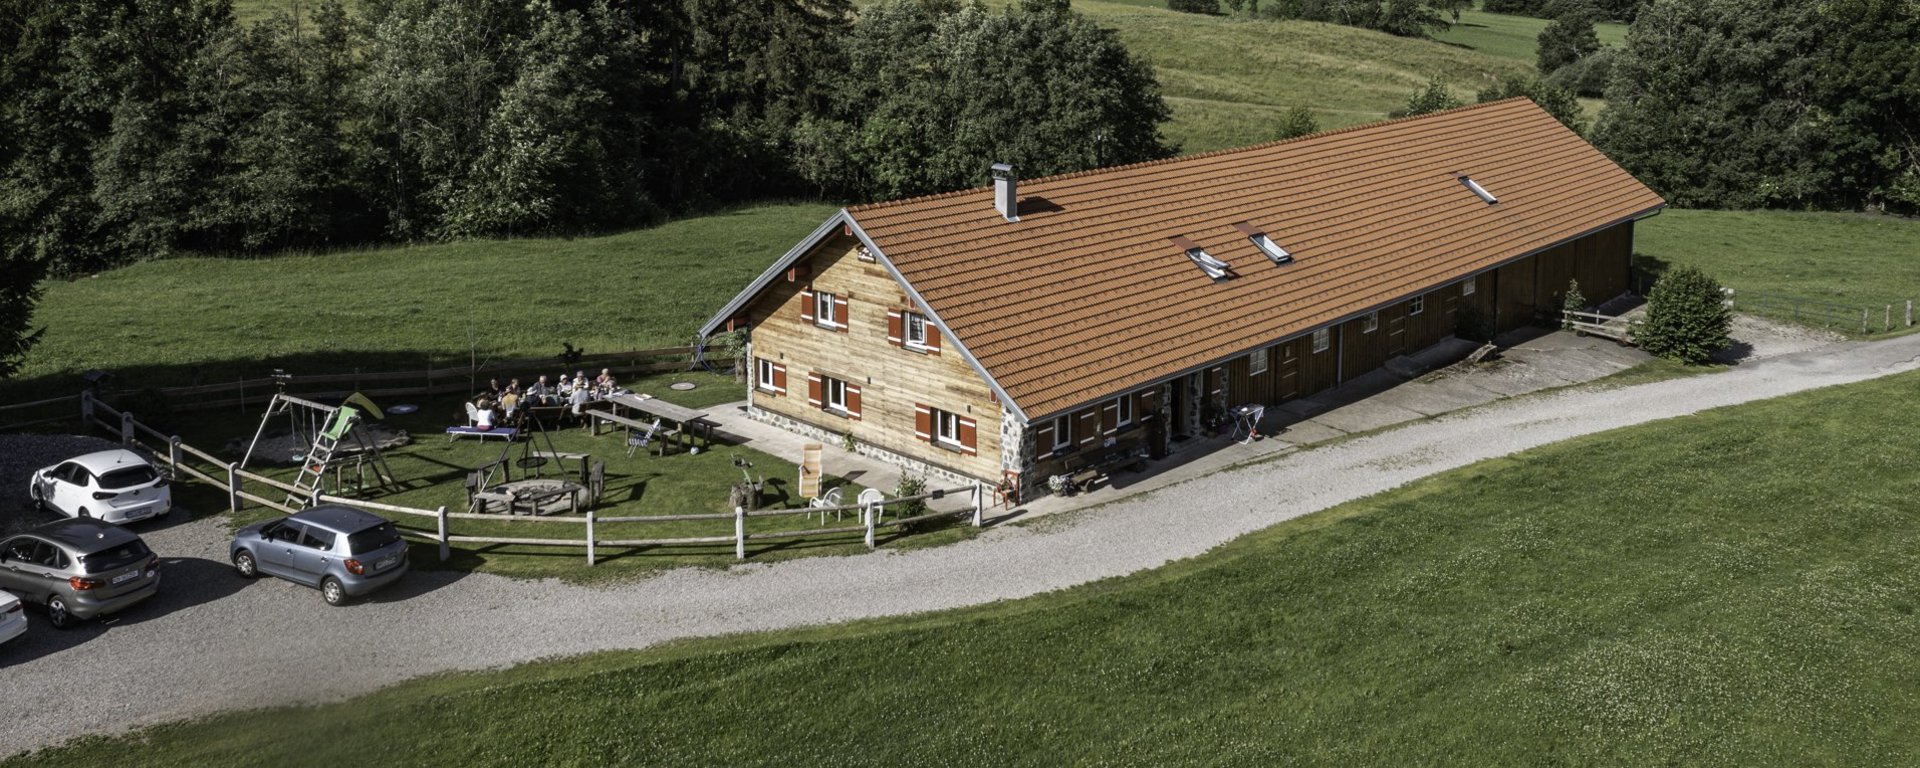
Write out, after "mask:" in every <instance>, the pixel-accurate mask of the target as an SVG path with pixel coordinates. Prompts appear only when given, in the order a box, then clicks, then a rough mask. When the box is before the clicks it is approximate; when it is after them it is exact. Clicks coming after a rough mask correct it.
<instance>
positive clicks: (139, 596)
mask: <svg viewBox="0 0 1920 768" xmlns="http://www.w3.org/2000/svg"><path fill="white" fill-rule="evenodd" d="M0 589H5V590H7V591H9V592H12V593H14V594H15V595H19V596H20V599H22V600H25V601H27V602H29V603H39V604H41V605H44V606H46V607H47V623H48V624H52V625H53V626H54V628H55V629H64V628H66V627H68V626H71V625H72V624H73V622H74V621H76V620H82V619H91V618H95V617H99V616H105V615H107V614H110V613H117V612H119V611H123V610H126V609H127V608H128V607H130V606H132V605H133V604H135V603H138V602H140V601H142V600H145V599H147V598H149V597H153V595H154V593H155V592H158V591H160V557H159V556H158V555H155V554H154V553H153V550H151V549H147V543H146V542H144V541H141V540H140V537H139V536H136V535H134V534H133V532H132V531H129V530H126V529H124V528H121V527H119V526H114V525H108V524H106V523H103V522H100V521H99V520H86V519H75V520H61V521H58V522H53V523H48V524H46V525H43V526H40V527H38V528H35V529H33V530H31V531H28V532H26V533H22V534H18V535H15V536H12V537H9V538H7V539H6V540H4V541H0Z"/></svg>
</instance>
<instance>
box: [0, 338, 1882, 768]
mask: <svg viewBox="0 0 1920 768" xmlns="http://www.w3.org/2000/svg"><path fill="white" fill-rule="evenodd" d="M1916 368H1920V335H1916V336H1908V337H1904V338H1900V339H1894V340H1891V341H1885V342H1878V343H1874V344H1838V345H1833V346H1829V347H1826V348H1823V349H1820V350H1816V351H1812V352H1803V353H1798V354H1786V355H1781V356H1778V357H1772V358H1768V359H1765V360H1760V361H1757V362H1751V363H1748V364H1745V365H1742V366H1740V367H1739V368H1737V369H1735V370H1732V371H1729V372H1726V373H1721V374H1717V375H1713V376H1702V377H1691V378H1683V379H1676V380H1671V381H1664V382H1658V383H1653V384H1646V385H1642V386H1636V387H1626V388H1619V389H1586V390H1571V391H1565V392H1561V393H1557V394H1552V395H1543V396H1538V397H1527V398H1519V399H1516V400H1512V401H1505V402H1502V403H1499V404H1495V405H1492V406H1488V407H1483V408H1478V409H1474V410H1471V411H1468V412H1464V413H1460V414H1456V415H1453V416H1445V417H1441V418H1438V419H1433V420H1429V421H1422V422H1417V423H1414V424H1410V425H1408V426H1406V427H1403V428H1400V429H1396V430H1392V431H1388V432H1385V433H1381V434H1377V435H1373V436H1369V437H1364V438H1358V439H1354V440H1349V441H1346V442H1342V443H1338V444H1335V445H1332V446H1329V447H1325V448H1321V449H1316V450H1310V451H1305V452H1302V453H1299V454H1295V455H1292V456H1288V457H1286V458H1284V459H1281V460H1278V461H1273V462H1268V463H1264V464H1258V465H1253V466H1249V467H1244V468H1241V469H1237V470H1232V471H1229V472H1227V473H1224V474H1223V475H1220V476H1216V477H1214V478H1211V479H1210V480H1209V481H1208V483H1209V484H1208V487H1207V491H1206V494H1205V498H1204V501H1202V500H1199V499H1196V498H1195V494H1193V493H1191V492H1189V491H1188V490H1187V489H1185V488H1183V487H1181V486H1174V487H1172V488H1170V489H1168V490H1164V491H1160V492H1157V493H1151V494H1146V495H1143V496H1140V497H1135V498H1132V499H1128V500H1123V501H1120V502H1116V503H1112V504H1109V505H1107V506H1104V507H1102V508H1101V509H1099V510H1098V511H1097V512H1095V513H1092V514H1085V515H1076V516H1073V517H1072V518H1069V519H1066V520H1063V521H1062V522H1063V524H1060V525H1047V526H1034V527H1020V526H1006V527H1000V528H995V529H993V530H990V531H988V532H986V533H985V534H984V535H982V536H980V537H978V538H976V539H973V540H970V541H966V542H962V543H958V544H953V545H950V546H945V547H939V548H933V549H926V550H914V551H880V552H876V553H870V554H864V555H857V556H850V557H841V558H814V559H802V560H794V561H788V562H782V563H778V564H773V565H764V564H753V565H743V566H739V567H735V568H731V569H728V570H725V571H717V570H701V569H682V570H676V571H671V572H667V573H664V574H661V575H659V576H656V577H652V578H648V579H644V580H641V581H637V582H632V583H627V584H621V585H617V586H611V587H581V586H572V585H568V584H564V583H560V582H556V581H542V582H527V581H514V580H509V579H504V578H499V577H494V576H488V575H459V574H449V573H431V572H417V573H414V574H412V575H410V576H409V577H408V579H406V580H405V581H403V582H402V583H401V584H400V585H399V587H398V588H397V589H394V590H390V591H388V592H387V593H384V594H381V595H379V596H378V597H377V598H376V599H375V600H374V601H372V602H368V603H362V604H358V605H354V606H352V607H350V608H346V609H329V608H327V607H325V606H324V605H322V604H321V602H320V598H319V596H318V595H316V594H315V593H314V592H312V591H311V590H307V589H304V588H301V587H295V586H292V585H289V584H287V583H285V582H281V581H277V580H262V581H258V582H250V583H249V582H243V581H241V580H240V579H239V577H237V576H235V575H234V574H232V573H231V571H230V570H229V569H228V568H227V566H226V565H225V563H224V545H225V541H226V536H225V526H224V525H223V524H222V523H221V522H220V521H219V519H218V518H214V519H209V520H201V521H197V522H191V523H184V524H176V525H172V526H170V527H169V526H167V525H166V524H165V523H160V524H158V525H157V526H147V527H143V529H142V530H141V532H142V535H143V536H145V537H146V538H147V539H148V541H149V542H150V543H151V544H152V545H153V546H154V548H155V549H156V550H158V551H159V552H160V553H161V554H162V555H163V556H165V557H166V558H167V564H166V566H165V567H164V573H165V577H164V578H165V580H166V581H165V583H164V584H163V586H162V592H161V594H160V596H159V597H158V598H156V599H154V600H152V601H150V602H149V603H147V604H146V605H143V606H140V607H137V608H135V609H133V610H132V611H130V612H129V613H128V614H126V615H124V616H122V617H120V618H118V619H116V620H114V621H112V622H110V623H106V624H95V625H90V626H86V627H84V628H81V629H78V630H74V631H70V632H65V633H57V632H53V631H51V630H49V629H48V628H47V627H46V626H45V625H44V623H43V622H39V621H38V617H37V615H36V625H35V626H34V627H33V628H32V629H31V630H30V631H29V634H28V636H26V637H23V638H21V639H20V640H18V641H15V642H13V643H9V644H8V645H6V646H0V665H4V668H0V679H3V680H4V681H5V685H4V691H5V694H4V696H0V705H3V706H4V707H5V709H6V712H5V715H4V719H3V720H0V722H5V723H6V724H7V725H6V727H5V728H0V755H7V754H12V753H15V752H18V751H21V750H27V749H32V748H36V747H40V746H43V745H49V744H53V743H57V742H59V741H61V740H64V739H67V738H71V737H74V736H79V735H82V734H88V733H110V732H115V731H121V730H125V729H128V728H133V727H137V726H142V725H149V724H153V723H158V722H162V721H167V720H173V719H178V718H183V717H191V716H196V715H204V714H208V713H212V712H217V711H220V710H225V709H233V708H241V707H259V706H267V705H282V704H293V703H301V702H314V701H320V700H326V699H335V698H340V697H345V696H350V695H353V694H359V693H365V692H368V691H372V690H374V689H377V688H380V687H383V686H386V685H391V684H393V683H395V682H399V681H401V680H404V679H406V678H410V677H414V676H417V675H423V674H427V673H431V672H438V671H443V670H457V669H475V668H485V667H493V666H500V665H508V664H513V663H516V662H523V661H528V660H531V659H535V658H539V657H543V656H554V655H561V654H576V653H582V652H587V651H595V650H601V649H609V648H636V647H641V646H646V645H651V644H655V643H659V642H662V641H666V640H672V639H678V638H687V637H696V636H705V635H717V634H724V633H733V632H748V631H757V630H769V629H780V628H784V627H794V626H799V625H807V624H820V623H826V622H837V621H844V620H848V619H856V618H862V617H870V616H885V615H898V614H908V613H915V612H919V611H930V610H938V609H944V608H954V607H959V606H965V605H971V604H976V603H982V602H988V601H993V600H1001V599H1007V598H1017V597H1022V596H1026V595H1032V594H1035V593H1039V592H1045V591H1049V590H1054V589H1059V588H1061V587H1068V586H1072V585H1075V584H1080V583H1084V582H1087V581H1092V580H1095V579H1102V578H1107V577H1112V576H1118V575H1122V574H1126V573H1130V572H1133V571H1138V570H1141V569H1146V568H1153V567H1155V566H1158V565H1162V564H1164V563H1167V562H1169V561H1172V560H1176V559H1181V558H1188V557H1193V556H1195V555H1198V554H1201V553H1203V552H1206V551H1207V550H1208V549H1211V548H1213V547H1215V546H1217V545H1219V544H1221V543H1222V542H1225V541H1228V540H1230V539H1233V538H1235V537H1237V536H1240V535H1242V534H1245V533H1248V532H1250V531H1254V530H1258V529H1260V528H1263V527H1266V526H1270V525H1272V524H1274V523H1276V522H1279V521H1282V520H1286V519H1288V518H1292V517H1297V516H1300V515H1305V514H1308V513H1311V512H1315V511H1318V510H1322V509H1326V508H1328V507H1331V506H1334V505H1336V504H1340V503H1342V502H1346V501H1350V500H1353V499H1357V498H1360V497H1364V496H1368V495H1371V494H1374V493H1377V492H1380V491H1384V490H1387V489H1390V488H1393V487H1396V486H1399V485H1402V484H1405V483H1408V482H1411V481H1414V480H1417V479H1420V478H1422V477H1425V476H1428V475H1432V474H1434V473H1437V472H1441V471H1444V470H1448V469H1453V468H1456V467H1460V466H1464V465H1466V464H1470V463H1473V462H1476V461H1480V460H1482V459H1487V458H1492V457H1496V456H1501V455H1505V454H1508V453H1512V452H1515V451H1520V450H1525V449H1528V448H1533V447H1536V446H1540V445H1545V444H1548V443H1553V442H1557V441H1560V440H1565V439H1568V438H1571V437H1576V436H1579V435H1586V434H1591V433H1595V432H1600V431H1604V430H1609V429H1614V428H1617V427H1623V426H1628V425H1632V424H1638V423H1643V422H1647V421H1653V420H1656V419H1661V418H1667V417H1672V416H1679V415H1683V414H1687V413H1692V412H1694V411H1698V410H1702V409H1706V408H1713V407H1718V406H1724V405H1731V404H1735V403H1741V402H1747V401H1751V400H1758V399H1763V398H1769V397H1775V396H1779V395H1784V394H1789V393H1793V392H1798V391H1802V390H1807V389H1812V388H1816V387H1823V386H1828V385H1833V384H1842V383H1847V382H1854V381H1861V380H1865V379H1870V378H1876V377H1879V376H1884V375H1887V374H1891V373H1896V372H1900V371H1907V370H1914V369H1916ZM1282 489H1284V491H1285V493H1280V492H1278V491H1279V490H1282ZM1170 520H1178V521H1179V524H1178V525H1170V524H1169V522H1168V521H1170ZM854 585H858V586H857V587H856V586H854ZM76 712H84V713H86V716H85V717H74V716H73V713H76Z"/></svg>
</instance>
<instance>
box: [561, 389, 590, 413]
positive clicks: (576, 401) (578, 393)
mask: <svg viewBox="0 0 1920 768" xmlns="http://www.w3.org/2000/svg"><path fill="white" fill-rule="evenodd" d="M592 399H593V390H590V389H587V388H586V387H584V386H582V387H574V388H573V395H572V397H569V398H568V399H567V405H569V406H571V407H572V409H573V416H574V418H582V417H584V416H586V414H584V413H581V409H583V408H585V407H586V405H587V402H588V401H590V400H592Z"/></svg>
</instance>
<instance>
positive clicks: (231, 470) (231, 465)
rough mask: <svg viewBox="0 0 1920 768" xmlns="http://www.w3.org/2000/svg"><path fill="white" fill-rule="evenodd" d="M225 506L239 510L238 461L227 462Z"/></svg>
mask: <svg viewBox="0 0 1920 768" xmlns="http://www.w3.org/2000/svg"><path fill="white" fill-rule="evenodd" d="M227 508H228V509H230V510H232V511H234V512H239V511H240V463H239V462H235V461H229V462H227Z"/></svg>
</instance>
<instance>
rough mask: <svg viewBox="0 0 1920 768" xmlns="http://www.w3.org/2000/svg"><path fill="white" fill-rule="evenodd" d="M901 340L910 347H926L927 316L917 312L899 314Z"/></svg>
mask: <svg viewBox="0 0 1920 768" xmlns="http://www.w3.org/2000/svg"><path fill="white" fill-rule="evenodd" d="M900 332H901V336H902V340H903V341H905V342H906V345H907V346H908V347H910V348H912V349H926V348H927V316H926V315H923V314H920V313H918V312H905V313H902V314H901V315H900Z"/></svg>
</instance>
